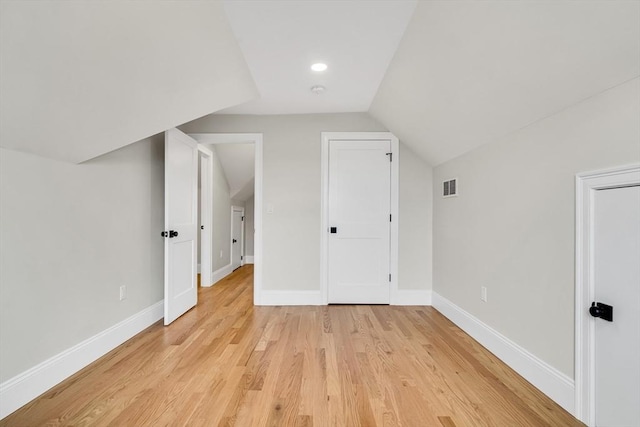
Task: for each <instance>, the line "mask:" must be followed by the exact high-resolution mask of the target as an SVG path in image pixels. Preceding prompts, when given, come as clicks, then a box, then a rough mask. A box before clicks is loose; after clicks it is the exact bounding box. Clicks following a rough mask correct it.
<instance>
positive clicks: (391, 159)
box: [387, 153, 393, 162]
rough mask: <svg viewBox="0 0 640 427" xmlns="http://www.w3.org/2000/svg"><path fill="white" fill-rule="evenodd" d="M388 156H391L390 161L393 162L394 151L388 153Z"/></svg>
mask: <svg viewBox="0 0 640 427" xmlns="http://www.w3.org/2000/svg"><path fill="white" fill-rule="evenodd" d="M387 156H389V161H390V162H393V153H387Z"/></svg>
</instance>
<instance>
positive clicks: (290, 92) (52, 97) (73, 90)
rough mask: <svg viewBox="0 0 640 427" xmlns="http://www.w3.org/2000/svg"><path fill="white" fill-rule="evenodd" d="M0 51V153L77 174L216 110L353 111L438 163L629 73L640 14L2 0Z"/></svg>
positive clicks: (560, 4) (470, 4)
mask: <svg viewBox="0 0 640 427" xmlns="http://www.w3.org/2000/svg"><path fill="white" fill-rule="evenodd" d="M0 55H1V56H0V93H1V96H0V146H2V147H4V148H10V149H17V150H22V151H27V152H32V153H36V154H39V155H42V156H47V157H51V158H55V159H61V160H67V161H73V162H81V161H84V160H87V159H90V158H92V157H95V156H98V155H101V154H104V153H106V152H108V151H112V150H114V149H117V148H119V147H122V146H124V145H127V144H130V143H133V142H135V141H137V140H140V139H142V138H145V137H147V136H150V135H153V134H155V133H158V132H161V131H163V130H165V129H168V128H171V127H174V126H177V125H179V124H182V123H185V122H188V121H191V120H194V119H196V118H198V117H201V116H204V115H207V114H211V113H214V112H220V111H221V110H222V111H221V112H222V113H243V114H281V113H318V112H340V111H368V112H369V113H370V114H371V115H372V116H373V117H375V118H376V119H377V120H378V121H380V122H381V123H382V124H383V125H385V126H386V127H387V128H388V129H389V130H391V131H392V132H394V133H395V134H396V135H397V136H398V137H399V138H400V139H401V141H403V142H404V143H405V144H407V145H408V146H410V147H411V148H412V149H413V150H414V151H415V152H416V153H418V154H419V155H420V156H421V157H423V158H424V159H425V160H427V161H428V162H429V163H431V164H433V165H437V164H440V163H442V162H444V161H447V160H449V159H451V158H454V157H456V156H458V155H460V154H463V153H465V152H467V151H469V150H472V149H474V148H476V147H478V146H480V145H482V144H485V143H487V142H490V141H492V140H495V139H497V138H499V137H501V136H503V135H506V134H508V133H510V132H513V131H515V130H517V129H520V128H522V127H524V126H527V125H528V124H530V123H533V122H535V121H537V120H540V119H542V118H544V117H547V116H549V115H551V114H554V113H556V112H558V111H560V110H562V109H564V108H567V107H568V106H570V105H573V104H575V103H577V102H580V101H581V100H583V99H585V98H588V97H590V96H593V95H595V94H598V93H600V92H602V91H604V90H606V89H608V88H611V87H613V86H616V85H619V84H621V83H623V82H625V81H627V80H629V79H632V78H635V77H637V76H639V75H640V2H638V1H623V0H620V1H619V0H601V1H600V0H595V1H584V2H582V1H571V0H553V1H551V0H549V1H547V0H539V1H524V0H523V1H463V0H461V1H420V2H416V1H403V0H388V1H387V0H370V1H367V0H359V1H314V0H308V1H277V0H263V1H243V0H226V1H225V2H219V1H199V0H193V1H182V2H158V1H150V0H143V1H139V2H129V1H110V2H87V1H19V0H3V1H2V2H0ZM316 61H322V62H325V63H327V65H328V66H329V68H328V70H327V71H326V72H324V73H314V72H312V71H311V70H309V66H310V65H311V63H312V62H316ZM254 82H255V83H254ZM316 84H321V85H324V86H326V88H327V90H326V92H325V93H324V94H322V95H315V94H313V93H311V92H310V91H309V89H310V86H312V85H316Z"/></svg>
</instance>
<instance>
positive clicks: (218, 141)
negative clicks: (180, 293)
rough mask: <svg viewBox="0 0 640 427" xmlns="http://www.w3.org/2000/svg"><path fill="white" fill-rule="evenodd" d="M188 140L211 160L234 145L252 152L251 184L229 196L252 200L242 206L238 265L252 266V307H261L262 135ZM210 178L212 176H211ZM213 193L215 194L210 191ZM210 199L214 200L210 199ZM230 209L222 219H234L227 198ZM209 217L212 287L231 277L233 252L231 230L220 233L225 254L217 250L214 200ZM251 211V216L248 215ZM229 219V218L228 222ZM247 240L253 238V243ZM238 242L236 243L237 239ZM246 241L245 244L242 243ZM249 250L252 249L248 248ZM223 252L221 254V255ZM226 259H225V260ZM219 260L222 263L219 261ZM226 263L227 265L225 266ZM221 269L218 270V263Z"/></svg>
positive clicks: (211, 135) (201, 136)
mask: <svg viewBox="0 0 640 427" xmlns="http://www.w3.org/2000/svg"><path fill="white" fill-rule="evenodd" d="M189 136H190V137H191V138H193V139H195V140H196V141H197V142H198V145H199V146H200V147H204V148H205V149H208V150H209V151H211V152H212V153H213V156H216V155H217V152H216V150H218V151H220V154H222V152H223V151H225V146H228V145H231V144H235V145H240V144H243V145H247V144H250V145H251V146H252V148H253V171H252V172H253V179H252V181H251V183H245V184H246V185H244V187H243V188H234V189H232V190H231V193H232V194H235V195H236V196H237V197H238V198H239V199H242V198H243V197H246V194H247V193H246V192H247V191H250V192H251V193H252V197H250V198H247V199H245V200H246V203H244V213H243V215H242V216H243V217H245V221H244V223H245V230H244V236H243V238H242V240H241V242H238V243H240V247H239V249H240V251H241V254H240V256H241V257H242V259H241V262H242V264H244V263H247V262H249V263H251V262H252V263H253V264H254V275H253V285H254V286H253V289H254V298H253V300H254V304H255V305H260V294H261V290H262V170H263V169H262V153H263V148H262V134H258V133H251V134H250V133H247V134H225V133H197V134H189ZM212 175H213V174H212ZM215 184H216V180H215V178H212V181H211V188H212V190H213V188H214V186H215ZM213 191H215V190H213ZM212 199H213V198H212ZM229 201H230V202H229V205H228V206H229V207H227V208H226V209H225V211H226V212H225V213H224V215H228V214H229V213H231V216H233V210H232V209H230V207H231V206H232V205H233V203H232V202H231V197H229ZM210 206H211V211H210V212H211V214H210V215H208V216H209V217H210V218H212V226H211V230H212V247H213V248H214V249H213V250H212V260H213V261H212V267H211V270H212V274H211V282H210V283H211V284H214V283H215V282H216V281H218V280H220V279H221V278H222V277H226V275H228V274H230V273H231V272H232V271H233V268H232V267H233V265H234V264H233V258H232V250H233V249H232V248H233V237H231V239H229V236H230V234H231V233H232V230H231V229H229V231H223V232H224V233H225V237H224V239H225V241H226V243H227V244H228V248H229V249H228V252H225V250H224V249H216V236H215V235H214V234H213V232H214V230H219V228H220V227H218V228H216V224H217V219H221V218H220V217H221V214H218V215H216V212H215V211H214V209H213V206H214V204H213V200H212V203H211V205H210ZM249 210H251V211H252V212H249ZM250 214H252V215H250ZM249 216H251V218H250V219H251V223H252V224H253V227H252V229H251V228H249V227H250V225H247V223H248V222H249V221H246V220H247V219H249V218H248V217H249ZM229 219H230V218H229ZM228 224H229V228H231V227H230V225H231V221H229V222H228ZM250 237H253V238H252V239H251V238H250ZM236 240H238V239H236ZM245 240H246V242H245ZM236 246H237V245H236ZM249 246H251V247H250V248H249ZM248 249H252V250H253V251H252V252H253V253H252V254H250V255H251V256H249V252H248ZM221 251H222V253H221ZM227 257H228V258H227ZM220 259H222V260H223V261H219V260H220ZM227 259H228V264H227ZM215 261H218V263H219V264H218V268H216V265H215ZM221 262H222V263H223V264H224V265H223V266H222V267H220V263H221Z"/></svg>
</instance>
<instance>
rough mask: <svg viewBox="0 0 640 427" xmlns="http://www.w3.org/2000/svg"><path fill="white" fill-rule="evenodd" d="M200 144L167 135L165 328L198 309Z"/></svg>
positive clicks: (179, 135) (179, 134) (173, 133)
mask: <svg viewBox="0 0 640 427" xmlns="http://www.w3.org/2000/svg"><path fill="white" fill-rule="evenodd" d="M197 191H198V144H197V143H196V141H195V140H193V139H192V138H190V137H189V136H187V135H185V134H184V133H182V132H180V131H179V130H177V129H170V130H168V131H166V132H165V231H166V232H168V233H169V236H167V237H165V266H164V268H165V271H164V324H165V325H168V324H170V323H171V322H173V321H174V320H175V319H177V318H178V317H180V316H181V315H182V314H183V313H185V312H186V311H187V310H189V309H190V308H191V307H193V306H194V305H196V302H197V299H198V289H197V283H196V275H197V271H196V261H197V260H196V258H197V251H196V242H197V229H198V219H197V206H198V193H197Z"/></svg>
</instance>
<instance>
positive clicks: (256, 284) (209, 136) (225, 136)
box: [189, 133, 263, 305]
mask: <svg viewBox="0 0 640 427" xmlns="http://www.w3.org/2000/svg"><path fill="white" fill-rule="evenodd" d="M189 136H190V137H192V138H193V139H195V140H196V141H198V143H200V144H242V143H245V144H246V143H248V142H250V143H253V144H254V148H255V158H254V167H255V187H254V188H255V189H254V211H255V212H254V229H255V232H254V237H253V251H254V254H253V264H254V266H253V304H254V305H261V294H262V270H263V269H262V171H263V160H262V158H263V155H262V153H263V144H262V134H261V133H190V134H189Z"/></svg>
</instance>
